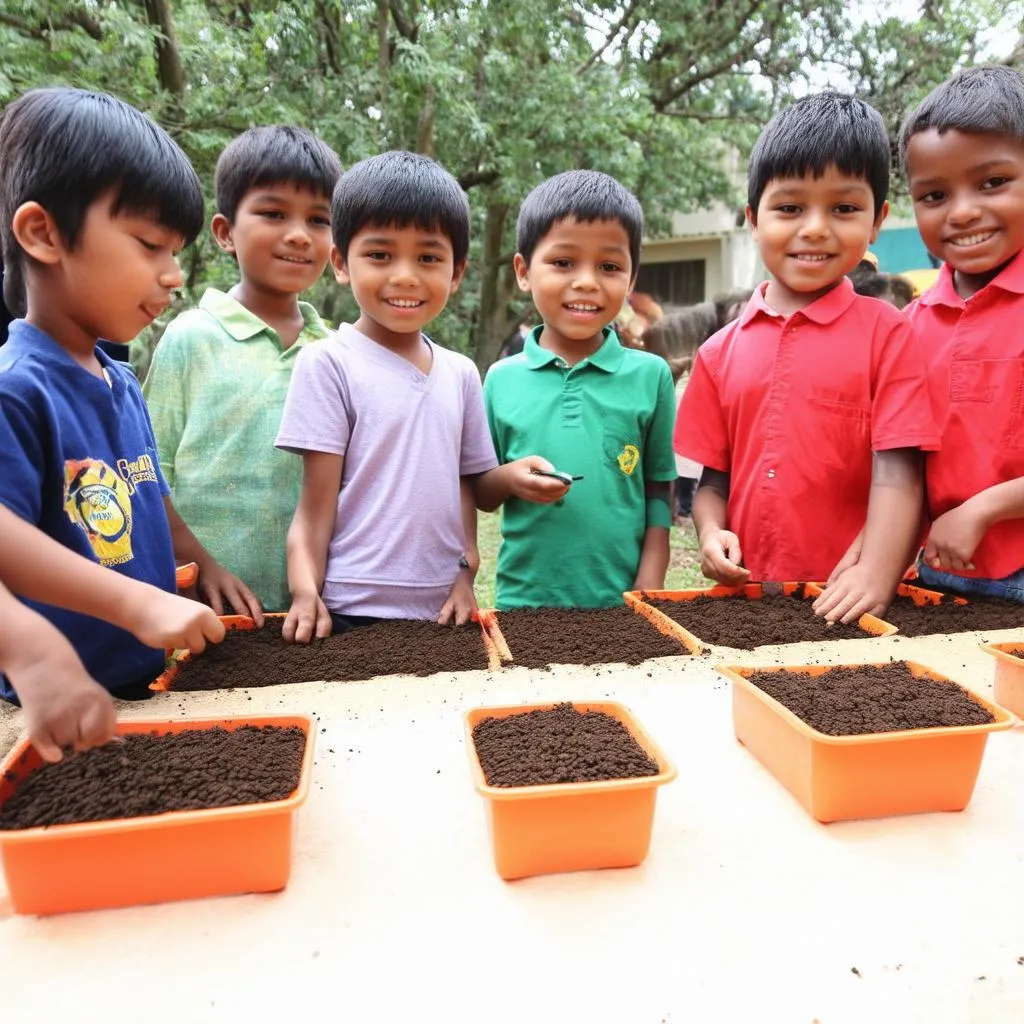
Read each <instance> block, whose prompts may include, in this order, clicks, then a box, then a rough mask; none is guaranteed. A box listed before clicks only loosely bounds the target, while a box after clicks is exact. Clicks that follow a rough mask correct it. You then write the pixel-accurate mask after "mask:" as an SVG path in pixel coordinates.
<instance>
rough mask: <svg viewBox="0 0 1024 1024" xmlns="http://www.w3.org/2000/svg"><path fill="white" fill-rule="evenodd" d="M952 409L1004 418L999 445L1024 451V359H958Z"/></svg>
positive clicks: (951, 383)
mask: <svg viewBox="0 0 1024 1024" xmlns="http://www.w3.org/2000/svg"><path fill="white" fill-rule="evenodd" d="M949 404H950V409H951V410H953V409H954V408H956V407H958V406H959V407H964V406H966V407H967V408H962V413H961V416H962V418H963V419H969V418H970V417H973V416H977V417H983V418H984V419H985V420H988V421H991V420H993V419H995V420H997V421H998V420H1001V421H1002V430H1001V431H1000V432H999V447H1000V448H1001V449H1011V450H1014V451H1022V450H1024V361H1022V360H1020V359H956V360H954V361H953V363H952V364H951V366H950V370H949Z"/></svg>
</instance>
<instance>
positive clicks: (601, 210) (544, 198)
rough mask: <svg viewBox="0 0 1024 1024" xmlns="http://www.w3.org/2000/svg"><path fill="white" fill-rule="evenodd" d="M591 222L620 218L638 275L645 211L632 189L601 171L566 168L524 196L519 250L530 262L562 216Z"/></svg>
mask: <svg viewBox="0 0 1024 1024" xmlns="http://www.w3.org/2000/svg"><path fill="white" fill-rule="evenodd" d="M569 219H572V220H577V221H582V222H584V223H588V224H592V223H593V222H594V221H599V220H617V221H618V222H619V223H620V224H621V225H622V226H623V228H625V231H626V234H627V235H629V257H630V260H631V261H632V264H633V268H632V269H633V274H634V276H635V275H636V271H637V268H638V267H639V266H640V242H641V240H642V239H643V235H644V211H643V209H642V208H641V207H640V202H639V200H638V199H637V198H636V196H635V195H633V193H632V192H630V191H629V189H627V188H625V187H624V186H622V185H620V184H619V183H618V182H617V181H616V180H615V179H614V178H613V177H612V176H611V175H610V174H603V173H602V172H601V171H563V172H562V173H561V174H556V175H555V176H554V177H553V178H548V179H547V181H542V182H541V183H540V184H539V185H538V186H537V187H536V188H535V189H534V190H533V191H532V192H531V193H530V194H529V195H528V196H527V197H526V198H525V199H524V200H523V205H522V206H521V207H520V208H519V219H518V220H517V221H516V251H517V252H518V253H519V255H520V256H522V257H523V259H524V260H526V263H527V266H529V263H530V260H531V259H532V258H533V252H534V250H535V249H536V248H537V246H538V245H539V244H540V241H541V239H542V238H543V237H544V236H545V235H546V234H547V233H548V232H549V231H550V230H551V227H552V225H554V224H557V223H558V222H559V221H560V220H569Z"/></svg>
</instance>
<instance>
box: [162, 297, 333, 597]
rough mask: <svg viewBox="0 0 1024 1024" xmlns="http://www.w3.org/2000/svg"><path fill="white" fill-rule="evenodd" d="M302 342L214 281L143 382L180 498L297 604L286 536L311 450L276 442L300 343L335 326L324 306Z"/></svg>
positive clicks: (215, 538)
mask: <svg viewBox="0 0 1024 1024" xmlns="http://www.w3.org/2000/svg"><path fill="white" fill-rule="evenodd" d="M299 308H300V310H301V311H302V318H303V320H304V321H305V327H303V329H302V333H301V334H300V335H299V337H298V340H297V341H296V342H295V344H294V345H292V346H291V347H290V348H287V349H285V348H283V347H282V345H281V339H280V337H278V334H277V332H276V331H275V330H273V329H272V328H270V327H268V326H267V325H266V324H265V323H264V322H263V321H262V320H260V319H259V317H257V316H255V315H254V314H253V313H250V312H249V310H248V309H246V308H245V306H243V305H242V304H241V303H239V302H236V301H235V300H234V299H233V298H231V297H230V296H228V295H225V294H224V293H223V292H220V291H217V290H216V289H215V288H210V289H209V290H208V291H207V292H206V294H205V295H204V296H203V298H202V301H201V302H200V303H199V308H198V309H191V310H189V311H188V312H185V313H182V314H181V316H179V317H177V318H176V319H175V320H173V321H172V322H171V324H170V326H169V327H168V328H167V330H166V331H165V332H164V336H163V337H162V338H161V339H160V343H159V344H158V345H157V347H156V351H155V352H154V354H153V363H152V365H151V367H150V370H149V375H148V376H147V377H146V383H145V386H144V388H143V392H144V394H145V396H146V401H147V403H148V405H149V412H150V416H151V417H152V419H153V431H154V433H155V435H156V443H157V450H158V453H159V455H160V465H161V468H162V469H163V471H164V475H165V476H166V477H167V482H168V483H169V484H170V486H171V492H172V496H173V500H174V504H175V507H176V508H177V510H178V512H180V513H181V516H182V518H183V519H184V520H185V522H186V523H188V525H189V526H190V527H191V529H192V531H193V533H195V535H196V536H197V537H198V538H199V540H200V541H201V542H202V543H203V545H204V546H205V547H206V548H207V550H208V551H209V552H210V553H211V554H212V555H213V556H214V558H216V559H217V561H218V562H220V563H221V565H223V566H224V567H225V568H227V569H230V570H231V572H233V573H235V574H236V575H237V576H239V577H240V578H241V580H242V581H243V582H244V583H246V584H247V585H248V586H249V587H250V588H251V589H252V590H253V592H254V593H255V594H256V596H257V597H258V598H259V599H260V600H261V601H262V602H263V606H264V608H266V609H267V610H268V611H282V610H286V609H287V608H288V606H289V604H290V599H289V594H288V577H287V572H286V567H285V536H286V534H287V532H288V526H289V524H290V523H291V520H292V516H293V515H294V513H295V506H296V504H297V503H298V500H299V488H300V485H301V483H302V460H301V459H298V458H296V457H295V456H294V455H290V454H288V453H286V452H282V451H279V450H278V449H277V448H275V447H274V441H275V439H276V437H277V428H278V426H279V425H280V422H281V410H282V408H283V407H284V400H285V396H286V395H287V393H288V382H289V381H290V380H291V376H292V367H293V366H294V365H295V358H296V356H297V355H298V353H299V350H300V349H301V348H302V347H303V346H305V345H307V344H308V343H309V342H312V341H315V340H317V339H318V338H324V337H326V336H327V334H328V330H327V328H326V327H325V326H324V323H323V321H322V320H321V319H320V317H319V315H318V314H317V312H316V310H315V309H313V307H312V306H310V305H309V304H308V303H305V302H300V303H299Z"/></svg>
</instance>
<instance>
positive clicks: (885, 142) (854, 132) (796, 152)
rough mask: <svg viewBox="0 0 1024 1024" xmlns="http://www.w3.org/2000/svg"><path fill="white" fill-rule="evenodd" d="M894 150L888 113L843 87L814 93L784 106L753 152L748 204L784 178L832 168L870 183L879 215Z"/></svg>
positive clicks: (754, 210) (752, 204)
mask: <svg viewBox="0 0 1024 1024" xmlns="http://www.w3.org/2000/svg"><path fill="white" fill-rule="evenodd" d="M891 162H892V150H891V148H890V146H889V135H888V133H887V132H886V130H885V122H884V121H883V120H882V115H881V114H879V113H878V111H877V110H875V109H874V108H873V107H869V106H868V105H867V104H866V103H865V102H863V100H858V99H856V98H855V97H853V96H844V95H843V94H842V93H838V92H823V93H819V94H818V95H817V96H808V97H806V98H805V99H801V100H797V101H796V102H795V103H793V104H791V105H790V106H788V107H785V108H783V109H782V110H780V111H779V112H778V113H777V114H776V115H775V116H774V117H773V118H772V119H771V120H770V121H769V122H768V124H767V126H766V127H765V129H764V131H763V132H761V137H760V138H759V139H758V140H757V143H756V144H755V145H754V150H753V152H752V153H751V154H750V166H749V169H748V171H747V203H748V204H749V205H750V209H751V211H752V214H753V217H754V219H755V221H756V219H757V207H758V204H759V203H760V202H761V196H762V195H764V190H765V189H766V188H767V187H768V185H769V184H770V183H771V182H773V181H777V180H778V179H779V178H804V177H806V176H807V175H809V174H812V175H814V177H815V178H820V177H822V175H824V174H825V172H826V171H827V170H828V169H829V168H830V167H835V168H837V169H838V170H839V172H840V173H841V174H847V175H849V176H850V177H853V178H861V179H863V180H864V181H866V182H867V184H868V186H869V187H870V188H871V192H872V194H873V195H874V197H875V216H876V217H877V216H878V214H880V213H881V212H882V206H883V204H884V203H885V199H886V196H887V195H888V194H889V165H890V163H891Z"/></svg>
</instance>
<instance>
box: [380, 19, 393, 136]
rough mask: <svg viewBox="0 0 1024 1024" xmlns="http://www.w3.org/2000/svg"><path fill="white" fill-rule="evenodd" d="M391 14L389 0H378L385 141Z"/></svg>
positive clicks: (389, 73) (382, 121)
mask: <svg viewBox="0 0 1024 1024" xmlns="http://www.w3.org/2000/svg"><path fill="white" fill-rule="evenodd" d="M390 15H391V12H390V11H389V10H388V0H377V76H378V77H379V78H380V100H379V102H380V123H381V130H380V136H381V139H382V140H383V138H384V135H385V132H386V129H387V121H388V87H389V85H390V78H391V40H390V38H389V36H390V33H389V32H388V26H389V24H390Z"/></svg>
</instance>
